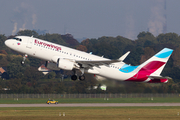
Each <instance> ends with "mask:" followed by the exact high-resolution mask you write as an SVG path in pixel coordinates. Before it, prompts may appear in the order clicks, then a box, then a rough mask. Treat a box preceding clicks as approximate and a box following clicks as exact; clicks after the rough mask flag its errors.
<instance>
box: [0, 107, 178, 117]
mask: <svg viewBox="0 0 180 120" xmlns="http://www.w3.org/2000/svg"><path fill="white" fill-rule="evenodd" d="M179 112H180V107H50V108H49V107H48V108H47V107H28V108H25V107H23V108H0V119H1V120H24V119H25V120H38V119H39V120H50V119H51V120H57V119H63V120H72V119H73V120H111V119H112V120H157V119H158V120H170V119H171V120H179V119H180V116H179V114H178V113H179ZM63 113H64V116H63Z"/></svg>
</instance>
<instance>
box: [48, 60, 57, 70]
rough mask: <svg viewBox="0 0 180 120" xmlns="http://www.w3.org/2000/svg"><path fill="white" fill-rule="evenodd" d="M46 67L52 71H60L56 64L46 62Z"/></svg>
mask: <svg viewBox="0 0 180 120" xmlns="http://www.w3.org/2000/svg"><path fill="white" fill-rule="evenodd" d="M45 67H46V68H48V69H51V70H60V68H58V67H57V64H56V63H53V62H49V61H46V64H45Z"/></svg>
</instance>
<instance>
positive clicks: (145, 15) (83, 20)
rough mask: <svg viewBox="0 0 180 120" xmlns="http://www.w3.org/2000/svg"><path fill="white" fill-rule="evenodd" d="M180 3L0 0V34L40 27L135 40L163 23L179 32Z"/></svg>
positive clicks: (157, 30) (162, 0)
mask: <svg viewBox="0 0 180 120" xmlns="http://www.w3.org/2000/svg"><path fill="white" fill-rule="evenodd" d="M165 1H166V10H165ZM179 5H180V0H0V16H1V17H0V34H5V35H6V36H9V35H15V34H16V33H17V32H18V31H19V30H25V29H29V30H33V29H36V30H37V29H39V30H47V31H48V32H49V33H51V34H52V33H58V34H66V33H70V34H72V35H73V36H74V38H83V37H85V38H99V37H102V36H112V37H116V36H123V37H126V38H129V39H132V40H135V39H137V35H138V34H139V33H140V32H142V31H149V32H151V33H152V34H153V35H154V36H157V35H159V34H160V33H163V28H164V27H163V26H164V25H166V26H167V27H166V28H167V30H166V31H167V32H168V33H169V32H175V33H177V34H180V24H179V22H180V14H179V11H180V7H179ZM165 16H166V17H165Z"/></svg>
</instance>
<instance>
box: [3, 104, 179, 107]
mask: <svg viewBox="0 0 180 120" xmlns="http://www.w3.org/2000/svg"><path fill="white" fill-rule="evenodd" d="M127 106H144V107H147V106H180V103H68V104H57V105H56V104H50V105H48V104H0V107H127Z"/></svg>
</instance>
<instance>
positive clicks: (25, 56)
mask: <svg viewBox="0 0 180 120" xmlns="http://www.w3.org/2000/svg"><path fill="white" fill-rule="evenodd" d="M27 57H28V55H27V54H25V55H24V56H23V60H22V61H21V64H22V65H24V62H25V60H26V58H27Z"/></svg>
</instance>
